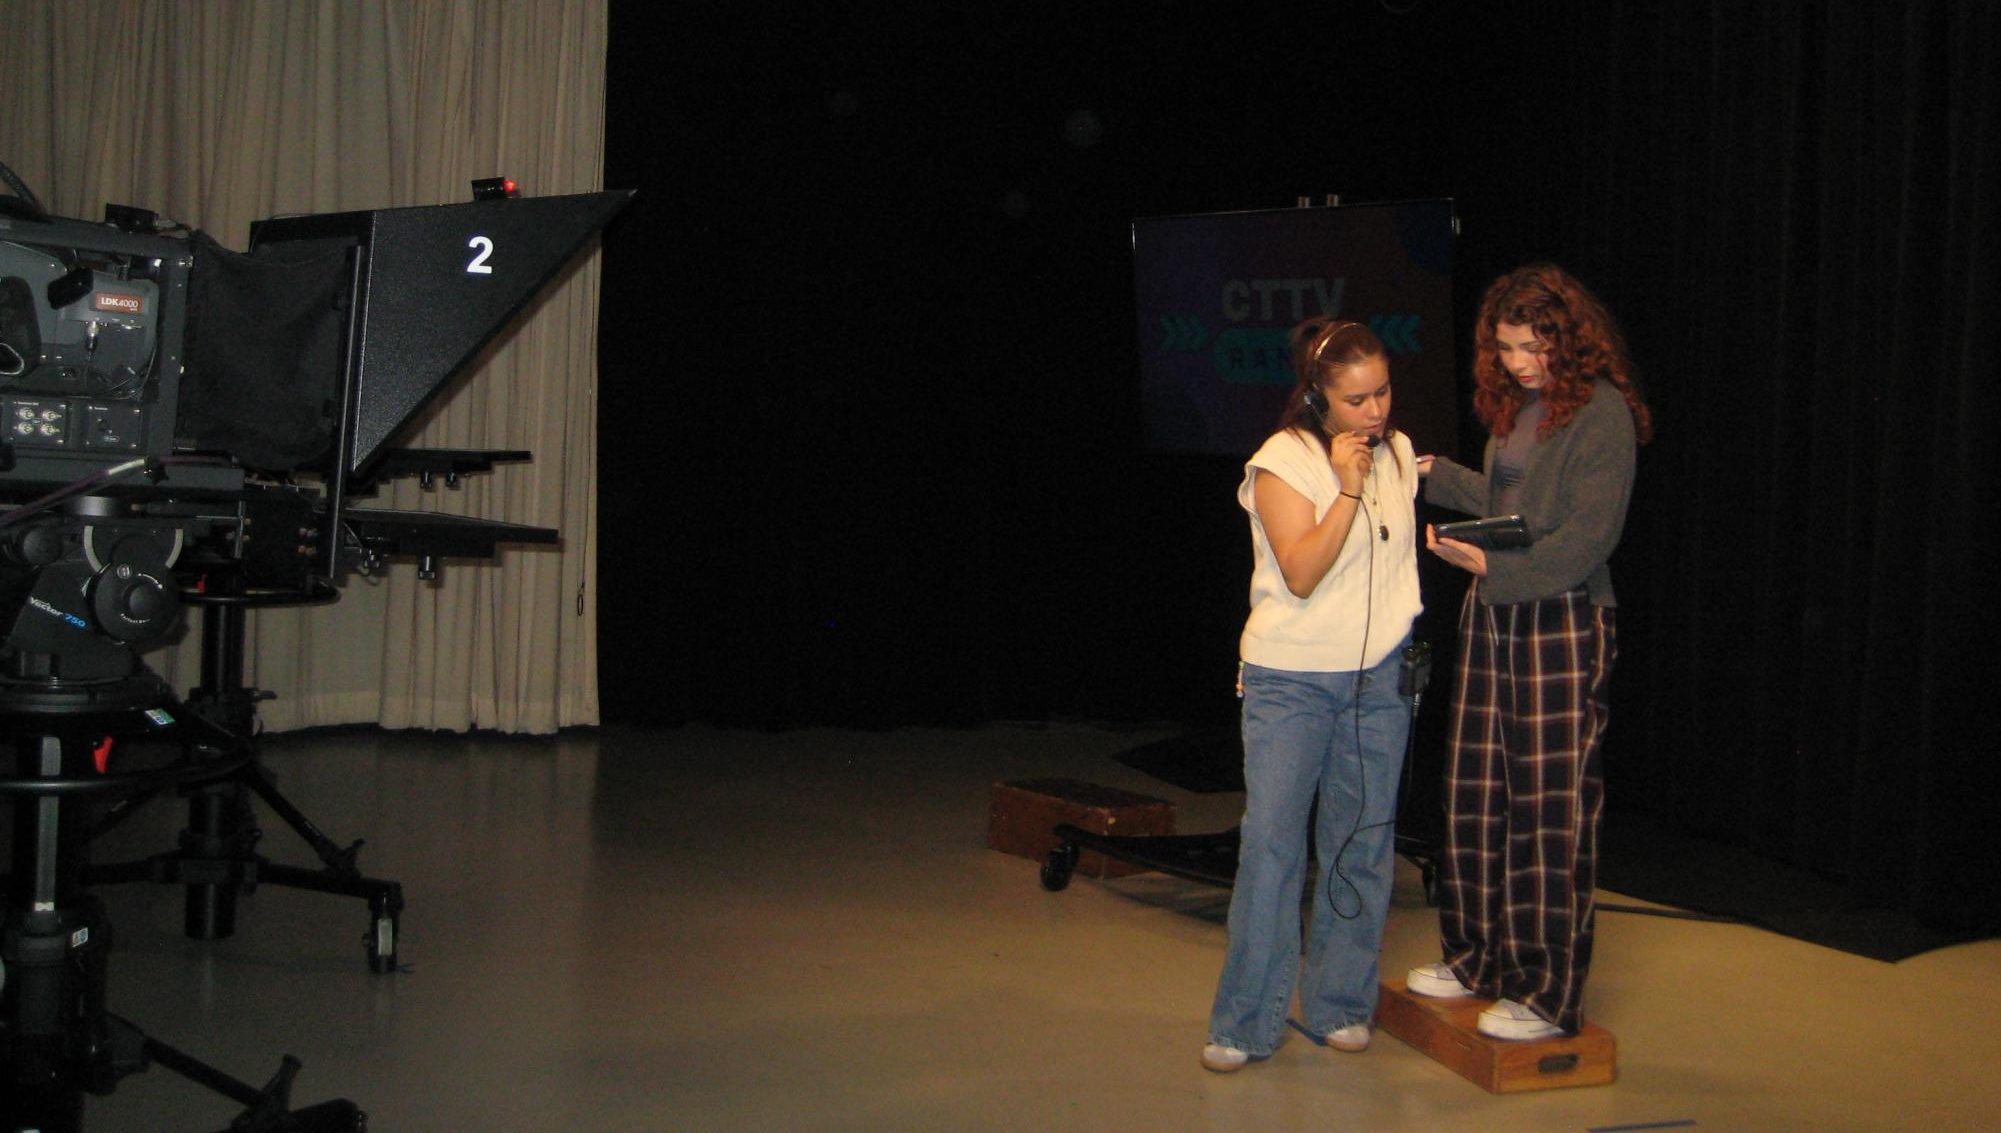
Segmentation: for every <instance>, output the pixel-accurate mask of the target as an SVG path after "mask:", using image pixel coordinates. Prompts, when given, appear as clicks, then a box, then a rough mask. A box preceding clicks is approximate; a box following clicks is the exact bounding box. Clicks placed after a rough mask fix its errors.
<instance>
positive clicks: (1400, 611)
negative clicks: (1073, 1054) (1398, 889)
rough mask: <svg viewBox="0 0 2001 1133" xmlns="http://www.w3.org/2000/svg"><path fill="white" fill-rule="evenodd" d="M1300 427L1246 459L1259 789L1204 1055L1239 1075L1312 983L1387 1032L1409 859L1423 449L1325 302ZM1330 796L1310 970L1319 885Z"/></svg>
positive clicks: (1356, 1025) (1311, 329) (1247, 716)
mask: <svg viewBox="0 0 2001 1133" xmlns="http://www.w3.org/2000/svg"><path fill="white" fill-rule="evenodd" d="M1292 352H1293V370H1294V373H1295V375H1296V379H1297V380H1296V382H1295V385H1294V387H1293V391H1292V395H1291V397H1290V398H1289V399H1288V400H1287V402H1286V408H1285V412H1284V415H1283V417H1282V418H1281V421H1280V428H1279V430H1278V432H1277V433H1274V434H1273V435H1272V436H1271V438H1270V439H1269V440H1267V441H1266V442H1265V443H1264V445H1263V447H1261V448H1259V449H1258V451H1257V453H1256V455H1254V456H1252V457H1251V459H1250V461H1249V463H1248V464H1247V465H1246V467H1245V472H1244V479H1243V483H1242V484H1241V485H1240V486H1239V487H1238V489H1237V500H1238V502H1239V503H1240V504H1242V505H1243V507H1244V509H1245V510H1246V511H1247V512H1249V513H1250V526H1251V548H1252V554H1253V567H1252V574H1251V613H1250V618H1249V620H1248V622H1246V624H1245V626H1244V633H1243V640H1242V659H1243V665H1242V681H1241V692H1242V695H1243V699H1244V708H1243V735H1244V784H1245V789H1246V799H1245V804H1244V821H1243V826H1242V835H1243V841H1242V848H1241V850H1240V851H1239V854H1238V859H1237V878H1236V885H1235V888H1234V889H1233V891H1232V893H1231V897H1230V946H1229V952H1228V954H1227V956H1226V957H1225V959H1224V963H1223V975H1222V979H1221V981H1220V984H1219V986H1218V987H1217V989H1216V1002H1215V1007H1214V1009H1213V1010H1212V1012H1211V1014H1210V1018H1209V1043H1208V1045H1207V1046H1205V1047H1204V1048H1203V1051H1202V1065H1204V1066H1206V1067H1208V1068H1209V1069H1211V1070H1218V1071H1230V1070H1236V1069H1238V1068H1240V1067H1242V1066H1243V1065H1244V1064H1245V1063H1246V1062H1249V1061H1251V1060H1253V1059H1257V1058H1263V1057H1265V1056H1267V1055H1269V1054H1270V1053H1271V1052H1272V1050H1273V1049H1274V1048H1275V1047H1276V1046H1277V1045H1278V1042H1279V1038H1280V1037H1281V1035H1282V1033H1283V1031H1284V1028H1285V1021H1286V1012H1287V1009H1288V1007H1289V1006H1290V1005H1291V1000H1292V992H1293V985H1294V982H1295V980H1297V981H1299V1000H1300V1014H1301V1016H1302V1025H1303V1026H1304V1027H1305V1028H1306V1030H1307V1032H1308V1033H1309V1034H1312V1035H1314V1036H1317V1037H1320V1038H1322V1039H1323V1040H1324V1041H1325V1042H1326V1043H1327V1044H1328V1045H1330V1046H1332V1047H1334V1048H1335V1049H1337V1050H1343V1051H1359V1050H1363V1049H1365V1048H1366V1047H1367V1046H1368V1045H1369V1037H1370V1034H1371V1029H1372V1026H1373V1018H1374V1014H1375V1007H1376V987H1377V983H1376V981H1377V972H1376V954H1377V951H1378V949H1379V948H1380V947H1381V944H1382V935H1383V920H1384V917H1385V916H1386V914H1387V912H1388V908H1389V895H1390V882H1391V878H1392V875H1393V874H1394V872H1395V852H1394V851H1395V845H1394V842H1395V839H1394V829H1393V827H1392V825H1391V824H1392V821H1393V820H1394V817H1395V812H1396V798H1397V779H1398V776H1399V775H1400V774H1401V772H1402V770H1403V753H1404V743H1405V739H1406V737H1407V736H1408V735H1409V731H1410V701H1409V700H1408V699H1407V698H1406V697H1404V696H1403V695H1401V694H1400V693H1399V691H1398V666H1399V662H1400V661H1401V660H1402V656H1403V651H1404V648H1405V646H1406V645H1407V644H1408V643H1409V640H1410V627H1411V623H1412V622H1413V621H1414V620H1415V619H1416V617H1417V615H1418V612H1419V611H1420V610H1421V609H1422V603H1421V602H1420V600H1419V598H1418V589H1417V549H1416V512H1415V506H1414V503H1413V501H1414V500H1415V498H1416V495H1417V486H1418V478H1417V463H1416V458H1415V456H1414V455H1413V452H1412V449H1411V444H1410V441H1409V439H1408V438H1406V437H1405V436H1404V435H1403V434H1401V433H1399V432H1397V431H1396V430H1395V429H1393V428H1391V427H1390V372H1389V360H1388V355H1387V354H1386V352H1385V351H1384V349H1383V344H1382V342H1381V341H1380V340H1379V339H1377V337H1376V336H1375V334H1373V333H1372V332H1371V331H1370V330H1369V328H1368V327H1365V326H1363V325H1362V324H1360V323H1356V322H1347V321H1342V320H1335V319H1328V318H1314V319H1309V320H1307V321H1306V322H1305V323H1302V324H1301V325H1300V326H1299V327H1297V328H1295V329H1294V331H1293V334H1292ZM1316 797H1317V798H1318V800H1319V810H1318V817H1317V818H1316V819H1315V820H1314V825H1313V842H1314V846H1315V849H1316V853H1317V855H1318V860H1319V865H1320V876H1319V880H1318V882H1317V883H1316V884H1315V885H1314V887H1313V889H1314V892H1313V896H1312V902H1311V908H1312V911H1313V915H1312V923H1311V926H1310V930H1309V935H1308V940H1307V945H1306V950H1305V965H1304V974H1303V977H1302V974H1301V964H1300V959H1301V957H1300V931H1299V930H1300V888H1301V886H1302V885H1303V884H1304V883H1305V876H1306V848H1307V816H1308V814H1309V812H1311V811H1312V810H1313V806H1314V800H1315V798H1316Z"/></svg>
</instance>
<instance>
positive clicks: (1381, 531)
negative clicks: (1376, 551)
mask: <svg viewBox="0 0 2001 1133" xmlns="http://www.w3.org/2000/svg"><path fill="white" fill-rule="evenodd" d="M1362 495H1363V496H1365V497H1366V498H1365V499H1364V500H1363V501H1362V504H1363V506H1365V507H1367V508H1368V509H1369V518H1370V519H1373V520H1375V521H1376V537H1377V538H1378V539H1381V540H1382V541H1383V542H1385V543H1387V542H1389V541H1390V525H1389V524H1387V523H1385V522H1383V520H1384V518H1385V517H1384V515H1383V506H1382V505H1383V501H1382V493H1381V492H1379V491H1377V490H1376V466H1375V465H1373V464H1371V465H1369V477H1368V479H1366V480H1364V481H1362Z"/></svg>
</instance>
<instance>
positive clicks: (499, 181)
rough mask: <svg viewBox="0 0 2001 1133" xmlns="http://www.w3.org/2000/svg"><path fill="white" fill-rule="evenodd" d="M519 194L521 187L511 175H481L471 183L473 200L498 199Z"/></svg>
mask: <svg viewBox="0 0 2001 1133" xmlns="http://www.w3.org/2000/svg"><path fill="white" fill-rule="evenodd" d="M520 195H521V187H520V186H519V185H517V184H515V183H514V178H512V177H481V178H479V179H478V180H476V181H474V182H473V183H472V199H473V200H475V201H498V200H504V199H506V198H509V197H518V196H520Z"/></svg>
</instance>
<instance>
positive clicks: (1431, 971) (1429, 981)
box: [1404, 960, 1473, 999]
mask: <svg viewBox="0 0 2001 1133" xmlns="http://www.w3.org/2000/svg"><path fill="white" fill-rule="evenodd" d="M1404 986H1405V987H1406V988H1409V989H1410V991H1411V992H1412V994H1415V995H1428V996H1431V997H1432V998H1433V999H1464V998H1466V997H1468V996H1470V995H1472V994H1473V989H1472V988H1470V987H1467V986H1466V985H1465V984H1463V983H1460V982H1459V977H1458V976H1456V975H1454V974H1453V973H1452V968H1451V966H1450V965H1448V964H1446V963H1445V962H1444V961H1442V960H1441V961H1438V962H1437V963H1433V964H1425V965H1423V966H1421V967H1416V968H1412V969H1411V970H1410V972H1409V973H1408V974H1407V975H1405V976H1404Z"/></svg>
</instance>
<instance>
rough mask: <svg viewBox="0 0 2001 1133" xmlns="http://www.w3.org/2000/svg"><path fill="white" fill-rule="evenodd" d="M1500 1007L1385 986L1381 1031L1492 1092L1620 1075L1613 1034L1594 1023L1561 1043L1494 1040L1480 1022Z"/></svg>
mask: <svg viewBox="0 0 2001 1133" xmlns="http://www.w3.org/2000/svg"><path fill="white" fill-rule="evenodd" d="M1492 1003H1493V1000H1491V999H1438V998H1434V997H1432V996H1428V995H1418V994H1416V993H1415V992H1411V991H1407V990H1405V988H1404V983H1403V981H1402V980H1385V981H1383V993H1382V998H1381V1000H1380V1001H1378V1002H1377V1004H1376V1025H1377V1026H1378V1027H1380V1028H1381V1029H1383V1030H1384V1031H1387V1032H1388V1033H1390V1034H1392V1035H1395V1036H1396V1037H1397V1038H1399V1039H1401V1040H1403V1041H1404V1042H1405V1043H1407V1044H1408V1045H1410V1046H1413V1047H1416V1048H1417V1049H1418V1050H1419V1051H1420V1052H1422V1053H1423V1054H1425V1055H1427V1056H1429V1057H1430V1058H1432V1059H1434V1060H1436V1061H1437V1062H1440V1063H1442V1064H1444V1066H1445V1067H1446V1068H1447V1069H1449V1070H1451V1071H1452V1072H1453V1073H1455V1074H1458V1075H1459V1076H1460V1077H1462V1078H1464V1079H1466V1080H1467V1081H1469V1082H1471V1083H1473V1084H1474V1085H1476V1086H1478V1087H1480V1088H1481V1089H1483V1090H1486V1091H1487V1092H1488V1093H1492V1094H1513V1093H1521V1092H1523V1091H1527V1090H1555V1089H1561V1088H1563V1087H1566V1086H1603V1085H1606V1084H1607V1083H1610V1082H1611V1081H1613V1080H1614V1079H1615V1078H1617V1077H1618V1042H1617V1040H1615V1039H1614V1038H1613V1037H1612V1032H1610V1031H1607V1030H1606V1029H1605V1028H1603V1027H1600V1026H1597V1025H1596V1024H1593V1023H1589V1022H1587V1023H1585V1024H1584V1026H1583V1028H1582V1029H1581V1030H1579V1031H1578V1033H1576V1034H1574V1035H1567V1036H1561V1037H1558V1038H1553V1039H1532V1040H1529V1041H1526V1042H1524V1041H1520V1040H1508V1039H1490V1038H1488V1037H1487V1036H1485V1035H1483V1034H1481V1033H1480V1032H1479V1029H1478V1021H1479V1018H1480V1012H1482V1011H1484V1010H1486V1009H1487V1008H1488V1007H1489V1006H1490V1005H1491V1004H1492Z"/></svg>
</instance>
